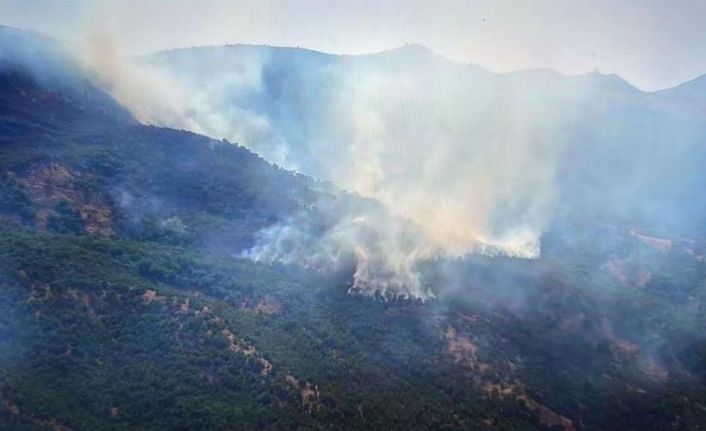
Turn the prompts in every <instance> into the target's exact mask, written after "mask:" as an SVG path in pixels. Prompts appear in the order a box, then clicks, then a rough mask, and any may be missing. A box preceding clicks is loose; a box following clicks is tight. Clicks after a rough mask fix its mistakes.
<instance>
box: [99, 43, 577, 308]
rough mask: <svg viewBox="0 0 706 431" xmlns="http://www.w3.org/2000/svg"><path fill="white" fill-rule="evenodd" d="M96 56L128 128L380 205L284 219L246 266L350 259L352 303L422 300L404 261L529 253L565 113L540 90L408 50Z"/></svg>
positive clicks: (333, 264) (549, 188)
mask: <svg viewBox="0 0 706 431" xmlns="http://www.w3.org/2000/svg"><path fill="white" fill-rule="evenodd" d="M97 48H98V49H96V50H93V51H91V52H93V53H94V55H93V56H92V58H91V63H92V64H93V65H94V67H95V66H97V67H96V70H97V71H98V72H99V74H100V76H102V77H103V79H106V80H107V81H106V82H107V83H108V87H109V88H111V89H112V90H113V93H114V94H115V96H116V97H117V99H118V100H119V101H120V102H122V103H123V104H124V105H126V106H127V107H128V108H130V109H131V110H132V111H133V112H134V113H135V114H136V115H137V117H138V119H140V120H142V121H146V122H150V123H157V124H161V125H167V126H172V127H179V128H185V129H190V130H194V131H197V132H201V133H204V134H207V135H210V136H214V137H218V138H220V137H224V138H228V139H229V140H232V141H236V142H239V143H241V144H243V145H245V146H247V147H250V148H251V149H253V150H254V151H256V152H258V153H260V154H262V155H263V156H264V157H265V158H266V159H268V160H270V161H272V162H275V163H278V164H280V165H283V166H285V167H287V168H290V169H295V170H298V171H300V172H303V173H305V174H308V175H311V176H314V177H317V178H321V179H325V180H329V181H331V182H333V183H334V184H336V185H337V186H339V187H341V188H342V189H345V190H350V191H354V192H356V193H358V194H360V195H362V196H364V197H370V198H374V199H375V200H377V201H379V202H381V203H382V204H383V205H384V207H385V210H384V211H382V210H376V211H372V212H371V211H370V210H369V209H367V208H361V207H358V206H355V205H353V206H350V205H349V206H347V207H346V208H345V209H342V208H340V207H339V208H335V209H333V208H330V207H329V206H327V205H320V207H319V208H315V209H314V210H315V211H325V212H326V211H327V212H328V214H326V217H329V218H331V219H332V220H334V221H333V222H330V223H328V224H327V226H326V228H325V229H318V230H312V229H311V226H310V224H311V222H310V220H309V219H310V218H311V217H312V212H305V213H302V214H298V215H295V216H293V217H292V218H291V219H289V220H287V221H286V222H281V223H279V224H277V225H275V226H271V227H269V228H267V229H265V230H264V231H262V232H260V233H259V234H258V236H257V243H256V245H255V246H254V247H253V248H252V249H251V250H249V251H246V252H245V255H247V256H249V257H252V258H254V259H260V260H266V261H281V262H285V263H298V264H302V265H305V266H309V267H313V268H318V269H327V268H338V267H340V265H341V263H342V262H343V261H344V260H345V261H350V260H353V261H354V262H355V263H356V264H357V266H356V269H355V278H354V286H353V288H354V290H356V291H360V292H363V293H372V292H376V291H377V292H383V293H384V294H386V295H388V296H399V295H402V296H413V297H418V298H428V297H430V296H431V295H432V292H431V290H429V288H428V286H423V285H422V282H421V281H420V280H421V278H420V274H419V273H418V270H417V269H416V267H417V265H418V263H419V262H420V261H423V260H427V259H431V258H434V257H437V256H444V255H448V256H463V255H465V254H468V253H472V252H482V253H492V254H496V253H501V254H505V255H510V256H517V257H524V258H532V257H536V256H537V255H538V253H539V248H540V237H541V234H542V231H543V229H544V227H545V226H546V223H547V221H548V218H549V217H550V214H551V205H552V197H553V180H554V165H555V159H556V157H557V156H558V153H559V151H560V147H559V146H558V145H557V144H556V139H555V138H556V136H555V133H556V130H557V128H556V125H557V124H558V123H559V122H561V121H562V117H563V115H564V111H563V107H562V103H563V102H562V101H563V100H565V98H564V96H563V95H560V94H556V91H554V90H549V89H545V88H543V87H542V85H541V83H540V85H538V84H537V82H532V85H531V86H530V87H529V88H525V84H526V82H525V81H523V80H518V81H516V80H513V79H509V78H503V79H499V78H498V77H497V75H493V74H491V73H488V72H486V71H484V70H481V69H478V68H475V67H473V66H468V65H459V64H454V63H451V62H448V61H446V60H445V59H443V58H440V57H437V56H435V55H433V54H432V53H430V52H428V51H426V50H425V49H423V48H418V47H409V48H406V49H401V50H397V51H392V52H387V53H382V54H378V55H372V56H362V57H337V56H326V55H322V54H318V53H312V52H307V51H296V50H288V49H270V48H265V47H242V46H241V47H238V46H236V47H221V48H203V49H192V50H177V51H168V52H164V53H160V54H158V55H156V56H153V57H148V58H142V59H140V60H139V61H135V62H129V63H128V62H125V61H124V59H121V60H120V63H116V62H115V61H116V60H115V59H116V58H118V56H116V55H114V50H111V49H108V48H111V47H110V46H108V48H106V45H105V43H103V44H102V45H99V46H98V47H97ZM106 55H109V57H108V59H109V60H106V59H105V58H104V57H105V56H106ZM106 70H107V71H106ZM314 210H312V211H314ZM383 212H384V215H383V214H382V213H383Z"/></svg>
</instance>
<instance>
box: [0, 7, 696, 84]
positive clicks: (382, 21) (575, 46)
mask: <svg viewBox="0 0 706 431" xmlns="http://www.w3.org/2000/svg"><path fill="white" fill-rule="evenodd" d="M704 16H706V4H702V3H699V2H696V1H682V2H678V3H677V4H666V3H663V2H656V1H648V2H643V3H641V4H639V5H638V4H635V3H634V2H607V1H600V2H587V1H580V2H571V3H562V2H556V1H551V0H543V1H535V2H531V3H530V2H528V3H527V4H519V5H518V4H513V3H512V2H506V1H500V2H491V1H484V0H481V1H470V2H457V1H442V2H436V3H435V4H434V5H429V4H426V3H425V2H421V1H416V0H415V1H410V2H399V1H391V2H385V3H384V4H382V5H377V4H369V2H367V1H364V2H357V3H355V4H351V3H348V2H340V1H334V2H325V1H318V0H311V1H306V2H284V1H280V0H270V1H265V2H257V1H251V0H241V1H237V2H226V1H222V0H208V1H205V2H195V1H191V0H177V1H171V2H165V1H163V0H156V1H150V2H135V1H123V2H115V1H109V0H101V1H96V2H82V1H68V2H53V1H49V0H37V1H33V2H24V1H16V0H7V1H4V2H0V24H4V25H9V26H13V27H19V28H25V29H33V30H36V31H39V32H41V33H44V34H47V35H49V36H52V37H56V38H59V39H62V40H64V41H77V40H80V39H82V38H83V37H85V36H86V35H87V34H88V33H91V34H94V33H95V32H96V31H99V32H101V33H104V34H108V35H110V37H111V38H113V39H114V40H115V42H116V43H117V44H118V45H119V46H120V47H121V49H123V50H124V52H125V53H127V54H142V53H149V52H154V51H160V50H165V49H175V48H176V49H178V48H187V47H195V46H211V45H225V44H246V45H270V46H283V47H299V48H305V49H311V50H315V51H320V52H325V53H330V54H346V55H358V54H371V53H375V52H380V51H386V50H390V49H394V48H398V47H401V46H405V45H407V44H419V45H422V46H425V47H427V48H429V49H430V50H432V51H433V52H435V53H437V54H439V55H442V56H444V57H446V58H448V59H449V60H451V61H454V62H458V63H472V64H476V65H479V66H482V67H484V68H487V69H489V70H491V71H493V72H513V71H520V70H532V69H552V70H556V71H558V72H560V73H562V74H565V75H578V74H583V73H590V72H600V73H602V74H616V75H618V76H620V77H622V78H623V79H625V80H626V81H628V82H630V83H631V84H632V85H634V86H635V87H637V88H639V89H641V90H644V91H657V90H660V89H665V88H671V87H674V86H677V85H679V84H681V83H684V82H687V81H689V80H691V79H693V78H696V77H698V76H701V75H703V74H705V73H706V44H704V43H703V41H704V40H706V29H704V28H703V27H702V26H701V25H700V23H701V22H702V21H703V19H702V18H703V17H704ZM657 29H659V31H656V30H657Z"/></svg>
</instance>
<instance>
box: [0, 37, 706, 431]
mask: <svg viewBox="0 0 706 431" xmlns="http://www.w3.org/2000/svg"><path fill="white" fill-rule="evenodd" d="M0 36H1V35H0ZM13 37H19V36H17V35H15V36H13ZM52 61H53V60H52ZM45 66H46V65H45ZM50 66H51V67H59V66H61V64H58V63H56V64H55V63H51V64H50ZM76 73H78V72H76ZM62 82H63V81H62ZM75 82H78V83H80V85H78V84H77V85H78V87H76V86H75V85H73V84H72V86H70V87H66V86H64V85H60V84H58V83H57V82H56V81H52V80H44V79H42V78H41V75H38V71H37V69H35V68H33V67H32V65H28V64H22V63H8V62H4V63H2V65H0V130H2V133H1V134H0V222H1V224H0V428H2V429H8V430H44V429H50V430H51V429H53V430H98V429H124V430H128V429H129V430H134V429H145V430H147V429H150V430H152V429H163V430H171V429H223V430H227V429H233V430H235V429H269V430H289V429H331V430H334V429H336V430H337V429H402V430H406V429H485V430H508V431H509V430H550V429H556V430H564V431H569V430H582V429H587V430H609V429H615V430H635V431H637V430H646V429H651V430H700V429H703V426H704V423H706V390H705V389H706V336H705V335H704V333H703V331H702V328H704V325H706V316H705V315H704V307H705V305H706V286H705V285H704V280H706V266H705V265H704V253H705V252H706V247H704V243H703V242H700V241H699V240H698V238H697V239H685V238H681V237H674V238H672V237H664V236H660V237H657V236H653V235H654V234H651V233H647V232H643V231H641V230H639V229H632V230H631V229H630V228H629V227H625V226H623V225H620V224H615V225H611V224H605V223H602V222H600V223H599V222H595V221H590V222H589V221H582V222H577V221H576V220H575V219H565V220H564V219H560V220H558V221H557V223H556V225H555V227H554V228H553V229H551V230H549V231H548V232H547V234H546V236H545V238H544V242H543V250H542V255H541V257H540V258H539V259H515V258H509V257H501V256H494V257H493V256H482V255H471V256H467V257H465V258H462V259H439V260H429V261H428V262H425V263H424V264H425V265H428V271H425V272H424V274H425V277H427V279H426V280H425V283H427V284H429V285H432V286H434V287H435V293H436V298H435V299H431V300H429V301H427V302H422V301H418V300H411V299H401V298H398V299H395V298H389V297H386V298H383V297H381V296H373V297H366V296H360V295H355V294H350V293H349V292H348V290H349V288H350V287H351V277H352V271H353V270H354V269H353V268H346V267H343V268H337V269H336V270H335V271H315V270H312V269H305V268H302V267H298V266H295V265H284V264H276V263H275V264H265V263H259V262H256V261H253V260H250V259H245V258H243V257H241V252H242V251H243V250H245V249H247V248H248V247H250V246H251V245H252V244H253V242H254V240H255V236H256V234H257V232H259V231H260V230H261V229H262V228H263V227H267V226H270V225H273V224H275V223H277V222H278V221H281V220H286V219H287V218H289V217H293V216H295V215H296V214H301V213H302V211H304V212H305V213H306V214H309V215H311V216H312V217H313V218H315V219H316V223H313V224H314V225H316V226H319V227H320V228H321V229H325V226H326V225H327V223H330V220H328V219H327V217H326V216H324V215H320V214H319V208H320V207H322V206H331V207H334V208H339V207H341V208H344V207H347V206H350V205H352V204H351V202H355V205H357V206H361V205H362V206H366V207H370V208H376V209H377V210H378V211H383V210H382V209H380V208H381V207H380V204H379V203H376V202H374V201H372V200H369V199H363V198H361V197H359V196H357V195H355V194H349V193H344V192H341V191H338V190H337V189H336V188H335V187H334V186H332V185H330V184H327V183H323V182H320V181H317V180H314V179H312V178H309V177H306V176H303V175H299V174H295V173H292V172H290V171H286V170H284V169H282V168H279V167H277V166H275V165H272V164H270V163H268V162H266V161H265V160H263V159H262V158H260V157H259V156H258V155H257V154H254V153H253V152H251V151H249V150H247V149H245V148H244V147H242V146H239V145H238V144H236V143H231V142H228V141H225V140H214V139H211V138H207V137H204V136H200V135H197V134H193V133H190V132H186V131H180V130H174V129H168V128H159V127H152V126H146V125H141V124H139V123H137V122H136V121H135V120H134V119H133V118H132V117H131V116H130V115H129V114H128V113H127V112H126V111H125V110H123V109H122V108H120V107H119V106H118V105H117V104H116V103H115V102H113V101H112V100H111V99H110V98H109V97H108V96H107V95H106V94H105V93H103V92H102V91H101V90H100V89H98V88H97V87H95V86H94V85H93V84H91V82H92V81H91V80H90V79H89V78H88V77H87V76H86V77H80V78H79V79H78V80H76V81H75ZM383 212H384V211H383ZM317 215H318V216H320V218H317ZM289 246H296V244H294V245H289Z"/></svg>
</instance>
